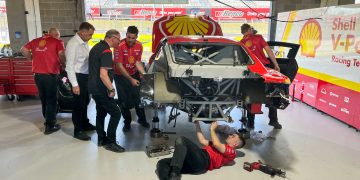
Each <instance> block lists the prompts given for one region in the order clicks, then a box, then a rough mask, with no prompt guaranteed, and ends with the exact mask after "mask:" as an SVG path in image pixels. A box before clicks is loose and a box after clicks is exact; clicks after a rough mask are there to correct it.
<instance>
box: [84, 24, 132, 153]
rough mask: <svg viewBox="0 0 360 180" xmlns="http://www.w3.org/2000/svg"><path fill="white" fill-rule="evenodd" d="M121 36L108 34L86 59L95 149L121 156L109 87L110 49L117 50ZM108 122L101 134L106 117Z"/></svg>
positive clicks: (116, 116)
mask: <svg viewBox="0 0 360 180" xmlns="http://www.w3.org/2000/svg"><path fill="white" fill-rule="evenodd" d="M119 43H120V33H119V32H118V31H117V30H114V29H112V30H109V31H107V32H106V34H105V39H104V40H103V41H100V42H99V43H98V44H96V45H95V46H94V47H93V48H92V49H91V51H90V55H89V86H88V87H89V93H90V94H92V98H93V99H94V100H95V102H96V131H97V133H98V146H104V147H105V149H107V150H110V151H113V152H124V151H125V149H124V148H123V147H121V146H120V145H118V144H116V129H117V126H118V124H119V121H120V118H121V113H120V109H119V107H118V106H117V104H116V101H115V100H114V96H115V89H114V87H113V85H112V81H113V79H114V71H113V60H112V51H111V50H110V48H113V47H117V46H119ZM108 113H109V114H110V121H109V125H108V128H107V133H105V131H104V122H105V117H106V115H107V114H108Z"/></svg>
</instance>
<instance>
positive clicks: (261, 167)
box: [243, 160, 286, 178]
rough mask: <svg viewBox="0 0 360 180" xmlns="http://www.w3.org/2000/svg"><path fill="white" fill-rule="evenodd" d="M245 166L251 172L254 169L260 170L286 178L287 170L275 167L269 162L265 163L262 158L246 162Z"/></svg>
mask: <svg viewBox="0 0 360 180" xmlns="http://www.w3.org/2000/svg"><path fill="white" fill-rule="evenodd" d="M243 168H244V169H245V170H247V171H249V172H251V171H253V170H259V171H261V172H263V173H265V174H269V175H270V176H271V177H274V176H279V177H282V178H286V172H285V171H283V170H281V169H278V168H273V167H272V166H270V165H267V164H263V163H262V162H261V161H260V160H259V161H258V162H253V163H249V162H244V166H243Z"/></svg>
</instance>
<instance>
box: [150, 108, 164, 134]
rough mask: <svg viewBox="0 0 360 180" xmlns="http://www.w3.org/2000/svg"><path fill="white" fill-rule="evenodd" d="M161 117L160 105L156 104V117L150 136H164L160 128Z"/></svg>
mask: <svg viewBox="0 0 360 180" xmlns="http://www.w3.org/2000/svg"><path fill="white" fill-rule="evenodd" d="M159 123H160V121H159V117H158V106H157V105H155V109H154V117H153V120H152V124H151V127H152V128H151V130H150V136H151V137H152V138H160V137H162V135H163V133H162V132H161V130H160V129H159Z"/></svg>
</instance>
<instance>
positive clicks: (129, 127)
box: [122, 124, 131, 132]
mask: <svg viewBox="0 0 360 180" xmlns="http://www.w3.org/2000/svg"><path fill="white" fill-rule="evenodd" d="M122 130H123V132H129V131H130V130H131V126H130V124H124V127H123V128H122Z"/></svg>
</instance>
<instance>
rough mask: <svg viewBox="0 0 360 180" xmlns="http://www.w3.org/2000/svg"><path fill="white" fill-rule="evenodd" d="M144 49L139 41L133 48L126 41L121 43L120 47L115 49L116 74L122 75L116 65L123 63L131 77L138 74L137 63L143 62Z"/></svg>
mask: <svg viewBox="0 0 360 180" xmlns="http://www.w3.org/2000/svg"><path fill="white" fill-rule="evenodd" d="M142 52H143V47H142V45H141V43H140V42H139V41H136V42H135V44H134V45H133V46H132V47H129V46H128V45H127V44H126V41H125V39H122V40H121V41H120V44H119V47H118V48H115V49H114V62H115V63H114V66H115V67H114V69H115V74H117V75H121V73H120V70H119V69H118V68H117V67H116V63H122V64H123V66H124V68H125V69H126V71H127V72H128V73H129V75H134V74H135V73H136V72H137V69H136V67H135V64H136V62H141V55H142Z"/></svg>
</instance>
